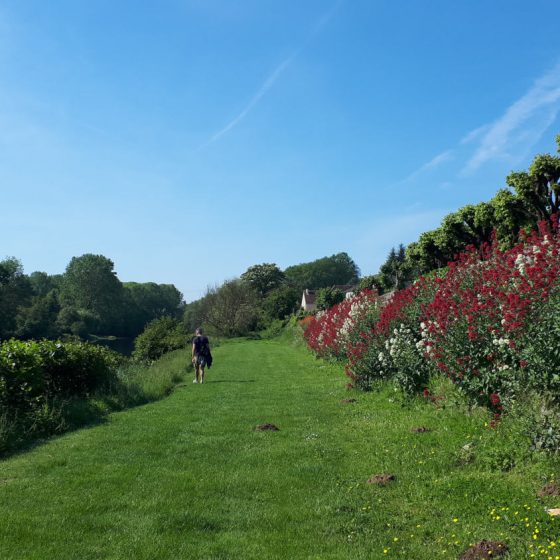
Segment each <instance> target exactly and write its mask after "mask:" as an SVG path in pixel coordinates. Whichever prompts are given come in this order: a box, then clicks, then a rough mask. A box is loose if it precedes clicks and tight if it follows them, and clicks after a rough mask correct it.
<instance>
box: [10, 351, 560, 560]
mask: <svg viewBox="0 0 560 560" xmlns="http://www.w3.org/2000/svg"><path fill="white" fill-rule="evenodd" d="M187 359H188V354H187V353H185V360H187ZM345 382H346V381H345V378H344V376H343V375H342V368H341V367H340V366H334V365H328V364H326V363H324V362H321V361H318V360H315V359H314V358H313V357H311V356H310V355H308V354H307V353H306V352H305V351H304V350H303V349H299V348H294V347H292V346H291V345H289V344H288V343H286V342H278V341H240V342H232V343H228V344H224V345H223V346H221V347H219V348H217V349H216V350H215V366H214V367H213V368H212V370H210V372H209V374H208V376H207V383H206V384H205V385H193V384H192V383H191V381H190V379H189V380H188V381H187V383H184V384H182V385H181V386H180V387H178V388H177V390H176V391H175V392H174V393H173V394H172V395H171V396H170V397H168V398H166V399H164V400H162V401H159V402H156V403H152V404H149V405H145V406H141V407H137V408H134V409H130V410H128V411H125V412H120V413H115V414H112V415H111V416H110V419H109V421H108V422H107V423H105V424H102V425H98V426H95V427H91V428H88V429H83V430H80V431H77V432H74V433H71V434H68V435H65V436H63V437H60V438H57V439H54V440H52V441H50V442H48V443H45V444H43V445H41V446H39V447H37V448H35V449H33V450H31V451H28V452H24V453H21V454H20V455H17V456H14V457H11V458H9V459H6V460H4V461H2V462H1V463H0V558H2V559H6V560H7V559H16V558H17V559H26V560H27V559H41V560H43V559H47V558H48V559H50V558H53V559H70V558H76V559H78V558H79V559H94V558H99V559H120V558H134V559H156V558H169V559H183V558H184V559H208V560H210V559H215V560H218V559H243V560H245V559H247V560H249V559H276V558H278V559H282V558H285V559H294V558H309V559H335V558H340V559H345V558H352V559H361V558H363V559H366V558H367V559H372V558H373V559H375V558H386V557H389V558H390V557H400V558H408V559H413V560H422V559H431V558H458V557H459V556H460V554H461V552H462V551H463V550H465V549H466V548H467V547H468V546H469V544H470V543H474V542H477V541H480V540H481V539H493V540H500V541H504V542H506V543H507V544H508V546H509V547H510V551H511V552H510V555H509V558H514V559H518V558H530V557H531V554H535V555H536V556H535V557H537V558H549V557H551V558H557V557H560V542H559V543H558V546H556V539H557V538H558V539H560V522H559V521H556V520H554V519H553V518H551V517H550V516H548V515H547V514H546V513H545V511H544V507H545V505H547V506H554V505H556V506H560V498H556V499H555V498H546V499H544V501H543V500H542V499H540V498H537V497H536V493H537V491H538V490H539V488H541V487H542V486H543V484H544V483H545V482H546V481H547V480H550V478H551V477H552V478H555V477H556V475H557V473H556V471H555V470H554V469H555V464H556V463H554V461H553V460H552V459H550V458H546V457H543V456H535V457H533V458H532V459H531V460H523V461H520V462H519V464H518V465H512V464H508V462H507V460H506V461H505V463H504V465H505V467H504V469H505V470H500V469H498V468H496V465H501V464H502V463H503V461H504V455H507V453H508V452H509V451H508V448H507V446H506V447H501V448H500V447H499V445H498V443H497V442H499V441H500V440H499V436H500V433H499V432H500V429H501V428H498V430H492V431H490V429H489V428H488V426H485V425H484V424H485V422H486V420H487V419H486V418H485V417H484V416H483V415H481V414H480V413H476V414H470V415H466V414H465V413H464V411H463V412H462V411H460V410H459V409H458V408H456V407H454V406H445V404H444V406H438V407H436V406H434V405H431V404H430V405H428V404H426V403H424V402H420V400H418V401H414V402H412V403H410V404H407V405H406V406H402V405H401V404H400V403H399V402H398V399H396V398H395V395H394V394H393V393H392V392H391V390H390V388H389V387H385V388H384V389H382V390H381V391H380V392H372V393H359V392H348V391H347V390H346V389H345ZM350 397H352V398H355V399H357V402H355V403H347V404H346V403H343V402H341V401H342V400H343V399H347V398H350ZM263 423H273V424H275V425H276V426H278V427H279V429H280V431H278V432H271V431H266V432H258V431H255V427H256V426H257V425H259V424H263ZM418 427H427V428H430V429H431V431H429V432H425V433H416V432H414V431H413V429H414V428H418ZM506 436H507V434H505V435H504V438H506ZM506 439H507V438H506ZM494 442H496V445H497V446H498V449H497V450H496V453H495V460H494V455H492V453H493V451H492V446H493V445H494ZM465 446H466V447H465ZM478 448H481V449H484V450H485V451H484V457H485V460H484V461H480V460H478V459H477V456H476V453H475V452H471V449H478ZM500 453H501V454H500ZM489 457H490V460H489V459H488V458H489ZM505 459H507V457H505ZM374 474H392V475H394V476H395V480H394V481H393V482H390V483H389V484H387V485H386V486H378V485H375V484H368V483H367V480H368V478H370V476H371V475H374ZM555 500H556V502H555ZM502 508H504V509H502ZM506 508H507V509H506ZM493 509H494V512H492V510H493ZM551 542H552V543H554V544H551ZM539 547H540V548H539ZM543 547H544V548H546V553H542V552H541V550H543V549H544V548H543ZM557 550H558V552H557ZM557 555H558V556H557Z"/></svg>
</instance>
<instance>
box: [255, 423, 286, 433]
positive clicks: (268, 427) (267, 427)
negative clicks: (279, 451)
mask: <svg viewBox="0 0 560 560" xmlns="http://www.w3.org/2000/svg"><path fill="white" fill-rule="evenodd" d="M255 430H257V432H279V431H280V428H279V427H278V426H275V425H274V424H259V425H258V426H257V427H256V428H255Z"/></svg>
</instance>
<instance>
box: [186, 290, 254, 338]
mask: <svg viewBox="0 0 560 560" xmlns="http://www.w3.org/2000/svg"><path fill="white" fill-rule="evenodd" d="M259 304H260V298H259V296H258V294H257V293H256V292H255V291H254V289H253V288H252V287H251V286H250V285H249V284H248V283H247V282H243V281H242V280H239V279H235V280H228V281H226V282H224V283H223V284H222V285H221V286H219V287H216V288H209V289H208V291H207V292H206V295H205V296H204V297H203V298H201V299H200V300H198V301H196V302H193V303H191V304H189V305H187V306H186V308H185V322H186V324H187V325H188V326H189V327H193V326H194V328H196V327H200V326H203V327H204V328H206V329H210V330H211V331H213V332H214V333H215V334H218V335H221V336H226V337H233V336H244V335H246V334H248V333H250V332H252V331H254V330H255V327H256V326H257V323H258V319H259Z"/></svg>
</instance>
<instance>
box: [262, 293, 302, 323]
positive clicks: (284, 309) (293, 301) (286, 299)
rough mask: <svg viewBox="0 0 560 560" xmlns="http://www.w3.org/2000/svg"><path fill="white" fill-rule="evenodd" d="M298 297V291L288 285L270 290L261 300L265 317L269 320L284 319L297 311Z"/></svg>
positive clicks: (299, 296) (299, 295)
mask: <svg viewBox="0 0 560 560" xmlns="http://www.w3.org/2000/svg"><path fill="white" fill-rule="evenodd" d="M300 298H301V294H300V292H299V291H298V290H296V289H295V288H292V287H290V286H281V287H280V288H276V289H275V290H272V291H271V292H270V293H269V294H268V295H267V296H266V298H265V299H264V301H263V302H262V307H263V311H264V315H265V318H266V319H268V320H269V321H273V320H275V319H285V318H286V317H288V316H289V315H291V314H292V313H295V312H296V311H297V309H298V307H299V300H300Z"/></svg>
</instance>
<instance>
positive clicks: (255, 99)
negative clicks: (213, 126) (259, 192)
mask: <svg viewBox="0 0 560 560" xmlns="http://www.w3.org/2000/svg"><path fill="white" fill-rule="evenodd" d="M343 1H344V0H338V1H337V2H336V3H335V4H334V5H333V7H332V8H331V9H330V10H329V11H328V12H325V13H324V14H323V15H322V16H321V17H320V18H319V20H318V21H317V23H316V24H315V25H314V26H313V28H312V29H311V31H310V32H309V33H308V35H307V37H306V38H305V41H303V43H302V45H301V46H300V47H299V48H298V49H296V50H295V51H294V52H293V53H292V54H291V55H290V56H289V57H288V58H286V59H285V60H283V61H282V62H281V63H280V64H279V65H278V66H277V67H276V68H275V69H274V71H273V72H272V73H271V74H270V76H268V78H267V79H266V80H265V81H264V83H263V84H262V85H261V87H260V88H259V89H258V90H257V93H255V95H253V97H252V98H251V100H250V101H249V103H248V104H247V106H246V107H245V108H244V109H243V110H242V111H241V112H240V113H239V114H238V115H237V116H236V117H235V118H233V119H232V120H231V121H230V122H229V123H228V124H226V126H224V127H223V128H222V129H221V130H219V131H218V132H216V133H215V134H214V135H212V136H211V137H210V138H209V139H208V140H207V141H206V142H204V143H203V144H201V145H200V146H199V147H198V148H197V149H196V150H195V152H198V151H199V150H202V149H204V148H206V147H207V146H209V145H210V144H213V143H214V142H216V140H219V139H220V138H221V137H222V136H224V134H227V133H228V132H229V131H230V130H232V129H233V128H235V127H236V126H237V125H238V124H239V123H240V122H241V121H242V120H243V119H244V118H245V117H246V116H247V115H248V114H249V113H250V112H251V110H252V109H253V108H254V107H255V105H257V103H258V102H259V101H260V100H261V99H262V98H263V96H264V95H265V93H266V92H267V91H268V90H269V89H270V88H271V87H272V86H273V85H274V83H275V82H276V80H278V78H279V77H280V76H281V75H282V73H283V72H284V71H285V70H286V68H288V66H289V65H290V64H291V63H292V62H293V61H294V59H295V58H297V57H298V56H299V54H300V53H301V51H302V50H303V49H304V48H305V47H306V46H307V45H308V43H309V42H310V41H311V40H312V39H313V38H314V37H315V36H316V35H317V34H318V33H319V32H320V31H321V30H322V29H323V27H324V26H325V25H326V24H327V23H328V22H329V20H330V19H331V18H332V17H333V15H334V13H335V12H336V11H337V10H338V8H339V6H340V5H341V4H342V3H343Z"/></svg>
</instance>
